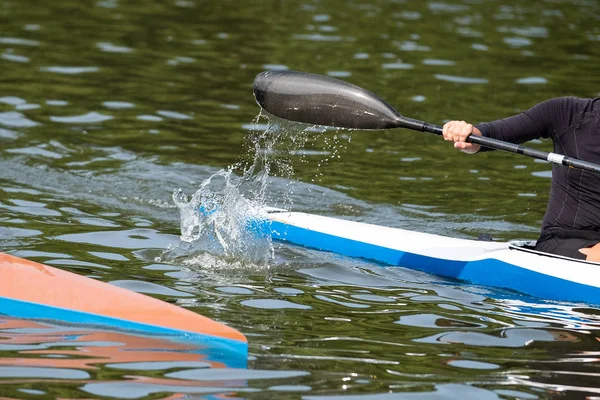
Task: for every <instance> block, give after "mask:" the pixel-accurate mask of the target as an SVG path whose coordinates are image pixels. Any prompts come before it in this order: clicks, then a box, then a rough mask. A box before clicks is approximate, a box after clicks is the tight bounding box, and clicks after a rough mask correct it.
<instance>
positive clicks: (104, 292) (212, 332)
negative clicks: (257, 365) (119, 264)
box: [0, 253, 248, 357]
mask: <svg viewBox="0 0 600 400" xmlns="http://www.w3.org/2000/svg"><path fill="white" fill-rule="evenodd" d="M0 277H2V279H0V314H3V315H8V316H11V317H18V318H34V319H46V320H54V321H62V322H66V323H74V324H85V325H94V326H99V327H107V328H113V329H118V330H126V331H135V332H139V333H142V334H150V335H168V336H176V337H179V338H183V339H186V340H193V341H198V342H203V343H210V344H211V345H213V346H219V347H222V348H223V349H224V350H226V351H228V352H232V354H237V355H238V356H243V357H245V356H246V355H247V352H248V343H247V340H246V338H245V337H244V335H242V334H241V333H240V332H238V331H237V330H235V329H233V328H231V327H228V326H226V325H223V324H221V323H219V322H216V321H214V320H212V319H210V318H207V317H204V316H202V315H200V314H197V313H195V312H192V311H190V310H187V309H184V308H181V307H178V306H175V305H173V304H169V303H166V302H164V301H161V300H158V299H155V298H153V297H149V296H146V295H143V294H140V293H136V292H132V291H129V290H126V289H123V288H120V287H117V286H113V285H110V284H107V283H104V282H101V281H98V280H95V279H92V278H87V277H84V276H80V275H77V274H73V273H70V272H67V271H64V270H60V269H58V268H53V267H49V266H47V265H43V264H39V263H36V262H33V261H29V260H24V259H22V258H19V257H15V256H11V255H8V254H3V253H0Z"/></svg>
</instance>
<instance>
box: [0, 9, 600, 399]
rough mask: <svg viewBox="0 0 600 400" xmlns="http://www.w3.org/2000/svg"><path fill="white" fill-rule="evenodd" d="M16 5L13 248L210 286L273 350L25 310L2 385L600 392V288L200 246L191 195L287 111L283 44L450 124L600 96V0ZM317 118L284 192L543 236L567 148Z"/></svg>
mask: <svg viewBox="0 0 600 400" xmlns="http://www.w3.org/2000/svg"><path fill="white" fill-rule="evenodd" d="M0 10H1V12H0V26H1V27H2V28H0V67H1V69H2V74H1V78H0V79H1V83H0V144H1V146H0V170H1V171H2V173H1V174H0V209H1V211H0V220H1V221H2V226H1V227H0V249H1V250H2V251H4V252H8V253H12V254H15V255H17V256H20V257H24V258H28V259H32V260H36V261H40V262H44V263H46V264H48V265H52V266H56V267H59V268H63V269H65V270H69V271H73V272H76V273H78V274H82V275H86V276H93V277H95V278H97V279H100V280H102V281H105V282H110V283H113V284H115V285H118V286H122V287H125V288H129V289H131V290H135V291H138V292H142V293H147V294H149V295H152V296H155V297H158V298H161V299H165V300H168V301H170V302H173V303H176V304H178V305H180V306H182V307H187V308H189V309H191V310H193V311H195V312H198V313H201V314H203V315H206V316H208V317H210V318H213V319H216V320H218V321H221V322H224V323H226V324H228V325H230V326H233V327H235V328H237V329H239V330H240V331H241V332H243V333H244V334H245V335H246V336H247V337H248V340H249V346H250V356H249V359H248V367H247V368H243V367H242V368H240V367H239V365H214V363H213V364H211V363H207V362H206V358H205V357H204V358H203V356H202V352H201V351H196V349H192V348H189V347H186V346H191V345H190V344H182V343H178V342H176V341H173V340H166V339H164V340H163V339H159V338H148V337H143V336H136V335H133V334H127V333H124V332H112V331H103V330H97V329H92V328H90V327H72V326H61V325H56V324H53V322H48V321H24V320H14V319H10V318H4V317H3V318H0V394H1V395H2V396H4V397H6V398H41V397H61V398H90V397H101V396H104V397H112V398H155V397H159V396H164V397H169V396H170V397H175V396H178V395H179V394H190V395H192V396H199V397H201V398H204V397H202V396H205V397H207V398H209V397H210V396H213V395H214V397H228V398H305V399H337V398H340V399H342V398H343V399H362V398H375V399H392V398H393V399H404V398H407V399H408V398H411V399H412V398H427V399H430V398H431V399H442V398H473V399H496V398H503V399H516V398H519V399H546V398H562V397H564V398H583V396H585V395H588V396H590V397H589V398H593V396H600V391H599V389H597V387H598V386H600V385H598V382H599V381H600V380H599V379H598V377H599V376H598V358H599V356H600V353H599V348H600V347H599V344H598V338H599V337H600V334H599V332H600V330H599V326H600V317H599V315H600V310H599V309H598V308H597V307H591V306H583V305H576V304H550V303H546V302H544V301H543V300H541V299H535V298H530V297H524V296H519V295H517V294H515V293H510V292H503V291H497V290H490V289H489V288H482V287H474V286H472V285H466V284H462V283H460V282H455V281H448V280H445V279H442V278H439V277H435V276H431V275H427V274H423V273H420V272H415V271H410V270H405V269H402V268H383V267H381V266H379V265H375V264H372V263H369V262H365V261H360V260H352V259H347V258H343V257H338V256H334V255H331V254H326V253H320V252H316V251H312V250H307V249H302V248H297V247H291V246H286V245H281V244H275V246H274V252H273V258H272V259H270V260H269V261H268V262H264V261H262V262H250V263H249V262H246V261H245V260H244V259H243V257H242V258H239V257H238V258H236V257H235V256H233V257H230V256H224V255H222V254H221V253H219V251H217V250H218V249H217V250H215V249H206V248H202V247H200V248H195V249H191V250H190V249H186V250H185V251H182V252H178V253H177V252H175V253H174V250H173V249H174V248H177V246H182V242H181V241H180V234H181V232H180V223H181V220H180V212H179V209H178V207H177V205H176V204H175V202H174V201H173V198H172V196H173V192H174V191H175V190H177V189H181V190H182V192H183V193H185V194H186V195H188V196H190V198H191V196H192V195H193V194H194V193H196V191H197V190H198V189H199V188H200V186H201V184H202V183H203V182H205V180H206V179H207V178H209V177H211V176H213V175H214V174H216V173H218V172H219V171H221V170H222V169H226V168H227V167H229V166H234V165H235V166H238V168H237V169H236V168H234V172H233V174H234V175H233V176H236V177H239V176H242V175H243V174H242V172H241V171H243V170H244V168H245V167H248V166H249V165H252V162H253V160H254V156H255V155H256V152H255V149H256V148H255V146H254V143H255V142H254V141H253V140H254V138H255V136H253V133H252V132H257V131H258V132H260V131H261V129H262V128H264V124H266V120H264V119H259V120H258V121H256V120H255V117H256V115H257V114H258V112H259V110H258V107H257V106H256V104H255V103H254V99H253V98H252V92H251V88H252V81H253V79H254V76H255V75H256V74H257V73H258V72H260V71H262V70H265V69H283V68H290V69H295V70H304V71H309V72H315V73H321V74H327V75H330V76H334V77H339V78H342V79H345V80H347V81H350V82H352V83H355V84H358V85H361V86H363V87H365V88H368V89H369V90H371V91H373V92H375V93H377V94H378V95H380V96H381V97H383V98H384V99H385V100H387V101H388V102H389V103H390V104H392V105H394V106H395V107H397V108H398V110H399V111H400V112H401V113H402V114H404V115H406V116H408V117H412V118H418V119H423V120H426V121H429V122H432V123H436V124H441V123H443V122H444V121H445V120H447V119H450V118H460V119H465V120H469V121H481V120H490V119H494V118H500V117H504V116H507V115H510V114H512V113H514V112H517V111H518V110H522V109H524V108H527V107H529V106H531V105H533V104H535V103H537V102H539V101H542V100H544V99H546V98H549V97H553V96H561V95H576V96H598V95H600V84H599V83H600V78H599V77H598V73H597V72H598V65H599V61H600V45H599V43H600V25H599V24H598V21H599V19H600V6H599V5H598V3H597V2H594V1H584V0H577V1H575V0H574V1H567V0H557V1H544V2H525V1H516V0H502V1H501V2H496V1H494V2H488V1H481V2H480V1H467V0H464V1H452V2H436V1H429V2H426V1H410V0H407V1H375V2H366V1H365V2H361V1H337V0H335V1H327V2H318V1H286V2H275V1H266V2H258V1H256V2H231V1H223V2H199V1H194V0H177V1H175V0H173V1H154V0H149V1H144V2H125V1H121V0H98V1H96V2H87V3H85V4H83V3H81V2H78V1H69V0H65V1H60V2H49V1H35V0H25V1H16V0H6V1H3V2H2V3H1V4H0ZM261 127H262V128H261ZM294 129H295V128H293V127H284V130H286V131H287V132H292V134H288V135H287V136H286V139H285V140H283V141H282V142H281V143H279V144H278V146H277V147H276V148H275V151H274V152H273V154H271V155H270V156H271V157H272V159H276V160H277V162H276V163H274V164H273V168H272V169H271V170H270V171H269V174H270V176H271V178H270V179H269V180H268V184H267V185H266V186H265V194H264V196H265V197H264V200H265V201H266V202H268V203H269V204H272V205H275V206H286V207H292V208H293V209H295V210H303V211H309V212H313V213H319V214H326V215H337V216H343V217H346V218H353V219H357V220H362V221H367V222H371V223H379V224H385V225H391V226H397V227H404V228H408V229H413V230H419V231H427V232H433V233H440V234H446V235H450V236H457V237H475V236H477V235H478V234H479V233H489V234H491V235H493V236H494V237H495V238H499V239H508V238H526V239H533V238H535V237H536V233H537V229H538V225H539V223H540V221H541V217H542V215H543V212H544V209H545V203H546V201H547V192H548V185H549V179H548V178H549V176H550V167H549V166H548V165H547V164H545V163H538V162H535V161H533V160H531V159H527V158H523V157H519V156H514V155H510V154H501V153H499V152H494V153H490V154H484V155H478V156H472V157H469V156H465V155H463V154H460V153H458V152H455V151H454V150H453V149H451V148H450V146H449V145H448V143H446V142H444V141H442V140H440V139H439V138H438V137H435V136H433V135H427V134H423V133H417V132H410V131H388V132H351V133H349V132H335V131H325V132H312V133H311V132H309V133H308V135H307V136H305V137H303V139H302V140H299V141H294V140H293V139H294V137H295V136H294V133H293V132H299V131H294ZM531 146H533V147H537V148H543V149H549V143H542V142H538V143H532V144H531ZM165 251H167V253H165ZM165 254H167V255H170V257H166V256H165ZM140 349H144V351H140ZM244 361H245V360H244ZM417 392H418V394H417ZM214 397H212V398H214Z"/></svg>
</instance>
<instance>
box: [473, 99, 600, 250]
mask: <svg viewBox="0 0 600 400" xmlns="http://www.w3.org/2000/svg"><path fill="white" fill-rule="evenodd" d="M476 127H477V128H478V129H479V130H480V131H481V133H482V134H483V135H484V136H488V137H491V138H494V139H500V140H504V141H507V142H512V143H523V142H526V141H528V140H532V139H536V138H552V141H553V142H554V152H555V153H559V154H564V155H567V156H570V157H575V158H579V159H581V160H585V161H589V162H593V163H600V98H594V99H582V98H577V97H559V98H555V99H551V100H547V101H545V102H543V103H540V104H538V105H536V106H534V107H532V108H531V109H529V110H527V111H525V112H523V113H521V114H518V115H515V116H512V117H509V118H505V119H502V120H498V121H494V122H489V123H482V124H479V125H476ZM488 150H489V149H485V148H483V147H482V148H481V150H480V151H488ZM599 242H600V174H595V173H592V172H586V171H581V170H577V169H573V168H569V167H564V166H561V165H557V164H554V165H553V167H552V186H551V189H550V200H549V202H548V209H547V210H546V214H545V215H544V219H543V221H542V228H541V234H540V237H539V239H538V241H537V245H536V249H537V250H540V251H545V252H548V253H554V254H560V255H564V256H567V257H573V258H579V259H585V255H584V254H582V253H580V252H579V251H578V250H579V249H580V248H583V247H590V246H593V245H595V244H596V243H599Z"/></svg>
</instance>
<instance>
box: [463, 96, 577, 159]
mask: <svg viewBox="0 0 600 400" xmlns="http://www.w3.org/2000/svg"><path fill="white" fill-rule="evenodd" d="M570 100H571V98H569V97H558V98H555V99H550V100H546V101H544V102H542V103H539V104H537V105H535V106H533V107H531V108H530V109H529V110H527V111H523V112H522V113H520V114H517V115H514V116H512V117H508V118H504V119H500V120H497V121H493V122H484V123H481V124H478V125H475V127H476V128H477V129H479V130H480V131H481V134H482V135H483V136H486V137H490V138H493V139H498V140H503V141H505V142H510V143H524V142H527V141H529V140H533V139H538V138H548V137H550V136H551V135H553V134H556V130H557V128H558V126H559V125H561V124H564V122H565V117H566V116H569V115H572V114H573V113H572V112H571V110H570V107H572V106H573V105H572V102H571V101H570ZM567 119H568V117H567ZM491 150H492V149H489V148H485V147H482V148H481V150H480V151H491Z"/></svg>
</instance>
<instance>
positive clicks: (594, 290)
mask: <svg viewBox="0 0 600 400" xmlns="http://www.w3.org/2000/svg"><path fill="white" fill-rule="evenodd" d="M267 211H268V215H269V219H270V225H271V226H270V230H271V235H272V237H273V239H276V240H282V241H286V242H289V243H292V244H296V245H301V246H305V247H310V248H314V249H318V250H324V251H330V252H333V253H337V254H341V255H345V256H350V257H358V258H364V259H369V260H373V261H377V262H380V263H383V264H386V265H390V266H401V267H406V268H411V269H416V270H420V271H425V272H429V273H432V274H436V275H441V276H445V277H449V278H454V279H460V280H463V281H467V282H471V283H474V284H478V285H484V286H490V287H498V288H504V289H510V290H514V291H517V292H521V293H524V294H528V295H532V296H535V297H540V298H544V299H549V300H557V301H574V302H578V301H581V302H585V303H589V304H600V265H599V264H598V263H593V262H587V261H581V260H575V259H570V258H567V257H561V256H555V255H551V254H546V253H541V252H537V251H535V250H530V249H526V248H525V247H523V246H522V243H516V242H515V243H508V242H490V241H477V240H471V239H460V238H452V237H446V236H439V235H434V234H429V233H422V232H414V231H409V230H405V229H399V228H389V227H384V226H378V225H372V224H367V223H363V222H356V221H349V220H343V219H339V218H331V217H324V216H320V215H313V214H306V213H301V212H289V211H287V210H281V209H272V208H269V209H268V210H267Z"/></svg>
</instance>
